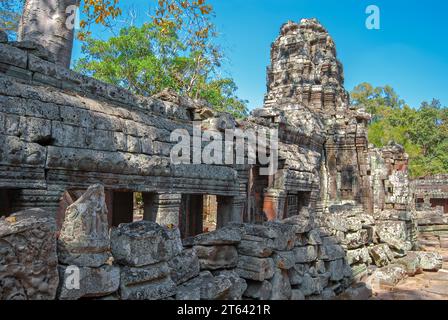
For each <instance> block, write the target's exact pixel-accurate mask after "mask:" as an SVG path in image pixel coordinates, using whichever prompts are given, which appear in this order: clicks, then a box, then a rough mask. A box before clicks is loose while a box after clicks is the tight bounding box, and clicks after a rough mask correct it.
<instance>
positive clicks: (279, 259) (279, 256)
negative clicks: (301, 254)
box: [272, 251, 296, 270]
mask: <svg viewBox="0 0 448 320" xmlns="http://www.w3.org/2000/svg"><path fill="white" fill-rule="evenodd" d="M272 260H274V264H275V266H276V267H277V268H280V269H283V270H288V269H291V268H292V267H294V265H295V263H296V256H295V254H294V252H293V251H275V252H274V254H273V255H272Z"/></svg>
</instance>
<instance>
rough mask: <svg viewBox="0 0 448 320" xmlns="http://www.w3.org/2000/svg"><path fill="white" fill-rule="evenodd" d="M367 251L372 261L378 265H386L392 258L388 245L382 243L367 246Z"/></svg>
mask: <svg viewBox="0 0 448 320" xmlns="http://www.w3.org/2000/svg"><path fill="white" fill-rule="evenodd" d="M369 253H370V256H371V257H372V260H373V262H374V263H375V265H376V266H378V267H384V266H387V265H388V264H389V263H390V262H391V261H393V260H394V254H393V253H392V251H391V250H390V248H389V246H388V245H387V244H384V243H383V244H379V245H376V246H374V247H371V248H369Z"/></svg>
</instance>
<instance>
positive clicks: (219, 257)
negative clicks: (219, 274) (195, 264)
mask: <svg viewBox="0 0 448 320" xmlns="http://www.w3.org/2000/svg"><path fill="white" fill-rule="evenodd" d="M193 250H194V251H195V252H196V254H197V256H198V258H199V264H200V266H201V270H218V269H229V268H234V267H236V265H237V261H238V252H237V250H236V248H235V247H234V246H210V247H205V246H194V247H193Z"/></svg>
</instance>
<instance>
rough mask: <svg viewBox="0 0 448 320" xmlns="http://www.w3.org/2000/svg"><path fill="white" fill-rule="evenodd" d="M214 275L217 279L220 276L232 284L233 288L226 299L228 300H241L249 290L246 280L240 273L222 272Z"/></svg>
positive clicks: (215, 272)
mask: <svg viewBox="0 0 448 320" xmlns="http://www.w3.org/2000/svg"><path fill="white" fill-rule="evenodd" d="M213 275H214V276H215V277H217V276H219V277H222V278H227V279H229V280H230V282H231V283H232V286H231V287H230V289H229V293H228V295H227V297H226V299H227V300H241V299H242V297H243V293H244V292H245V291H246V289H247V283H246V280H244V279H242V278H240V276H239V275H238V273H236V272H235V271H234V270H220V271H214V272H213Z"/></svg>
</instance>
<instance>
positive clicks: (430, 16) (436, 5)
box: [74, 0, 448, 109]
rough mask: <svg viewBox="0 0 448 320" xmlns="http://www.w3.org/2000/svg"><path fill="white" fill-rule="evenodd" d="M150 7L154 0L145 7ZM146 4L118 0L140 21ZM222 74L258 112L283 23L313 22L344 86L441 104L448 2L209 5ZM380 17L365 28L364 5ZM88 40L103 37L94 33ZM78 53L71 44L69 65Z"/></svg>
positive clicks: (267, 0)
mask: <svg viewBox="0 0 448 320" xmlns="http://www.w3.org/2000/svg"><path fill="white" fill-rule="evenodd" d="M152 1H154V0H152ZM152 1H151V0H132V1H131V0H121V4H122V7H123V9H124V10H126V8H127V7H128V6H132V7H133V8H134V9H136V11H137V12H139V21H143V20H144V18H145V15H144V12H145V11H147V8H148V7H149V5H150V4H151V2H152ZM210 2H211V3H212V4H213V6H214V8H215V11H216V15H217V16H216V19H215V23H216V25H217V28H218V31H219V32H220V34H221V36H220V38H219V42H220V44H221V46H222V47H223V49H224V52H225V54H226V58H227V61H226V63H225V65H224V70H225V73H226V74H229V75H231V76H232V77H233V78H234V80H235V82H236V84H237V85H238V87H239V90H238V94H239V96H240V97H241V98H243V99H247V100H249V107H250V108H251V109H253V108H255V107H261V106H262V104H263V96H264V94H265V92H266V67H267V66H268V65H269V53H270V46H271V43H272V42H273V41H274V40H275V38H276V37H277V36H278V33H279V30H280V26H281V25H282V24H283V23H284V22H286V21H287V20H293V21H299V20H300V19H301V18H311V17H316V18H318V19H319V20H320V22H321V23H322V24H323V25H324V26H325V27H326V29H327V30H328V31H329V32H330V34H331V36H332V37H333V38H334V40H335V42H336V46H337V51H338V57H339V59H340V60H341V61H342V63H343V64H344V70H345V72H344V73H345V87H346V89H347V90H349V91H350V90H352V89H353V87H354V86H355V85H357V84H359V83H361V82H364V81H365V82H370V83H372V84H373V85H377V86H380V85H381V86H383V85H386V84H389V85H391V86H392V87H393V88H394V89H395V90H396V91H397V92H398V94H399V95H400V97H401V98H403V99H404V100H405V101H406V102H407V103H408V104H409V105H411V106H413V107H415V106H418V105H419V104H420V102H421V101H423V100H431V99H432V98H438V99H440V100H441V102H442V104H444V105H448V85H447V82H448V81H447V77H448V41H447V34H448V23H447V22H446V21H448V1H445V0H425V1H417V0H407V1H406V0H393V1H391V0H369V1H365V0H339V1H335V0H211V1H210ZM371 4H373V5H377V6H378V7H379V8H380V10H381V29H380V30H368V29H367V28H366V27H365V20H366V18H367V16H368V15H367V14H366V13H365V10H366V7H367V6H368V5H371ZM94 34H95V35H98V36H101V37H103V38H104V37H105V35H104V34H102V33H101V30H100V29H99V28H95V29H94ZM79 54H80V48H79V43H75V51H74V58H75V59H76V58H78V57H79Z"/></svg>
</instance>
